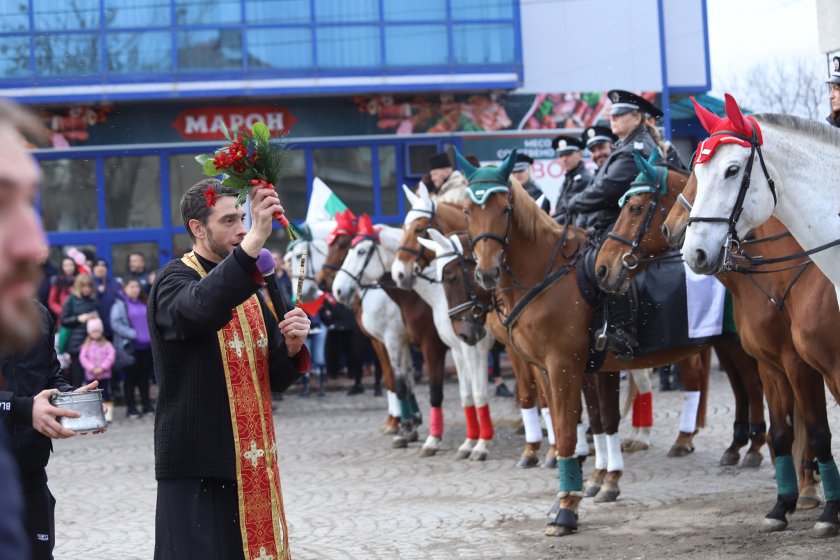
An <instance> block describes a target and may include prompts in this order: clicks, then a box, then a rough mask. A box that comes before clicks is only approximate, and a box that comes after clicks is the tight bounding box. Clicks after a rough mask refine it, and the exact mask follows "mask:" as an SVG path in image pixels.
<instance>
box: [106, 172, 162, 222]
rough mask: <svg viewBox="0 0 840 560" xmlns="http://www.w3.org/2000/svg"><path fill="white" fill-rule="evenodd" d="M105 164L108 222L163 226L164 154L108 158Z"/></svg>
mask: <svg viewBox="0 0 840 560" xmlns="http://www.w3.org/2000/svg"><path fill="white" fill-rule="evenodd" d="M104 168H105V177H104V179H105V208H106V211H105V223H106V224H107V226H108V227H109V228H149V227H160V226H161V216H160V158H159V157H158V156H139V157H134V156H132V157H115V158H105V162H104Z"/></svg>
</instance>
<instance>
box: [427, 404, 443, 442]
mask: <svg viewBox="0 0 840 560" xmlns="http://www.w3.org/2000/svg"><path fill="white" fill-rule="evenodd" d="M429 435H431V436H434V437H436V438H442V437H443V409H442V408H441V407H439V406H433V407H432V409H431V411H429Z"/></svg>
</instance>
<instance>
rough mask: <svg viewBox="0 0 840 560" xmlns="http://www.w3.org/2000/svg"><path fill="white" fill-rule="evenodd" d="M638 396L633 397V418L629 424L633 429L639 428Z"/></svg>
mask: <svg viewBox="0 0 840 560" xmlns="http://www.w3.org/2000/svg"><path fill="white" fill-rule="evenodd" d="M639 414H640V412H639V394H638V393H636V396H635V397H633V418H632V422H631V424H632V425H633V427H634V428H638V427H639Z"/></svg>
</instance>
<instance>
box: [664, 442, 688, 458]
mask: <svg viewBox="0 0 840 560" xmlns="http://www.w3.org/2000/svg"><path fill="white" fill-rule="evenodd" d="M692 453H694V446H693V445H692V446H688V445H674V446H672V447H671V450H670V451H668V457H672V458H673V457H687V456H688V455H691V454H692Z"/></svg>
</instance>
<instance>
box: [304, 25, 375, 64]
mask: <svg viewBox="0 0 840 560" xmlns="http://www.w3.org/2000/svg"><path fill="white" fill-rule="evenodd" d="M315 37H316V39H315V42H316V44H317V47H318V55H317V56H318V66H320V67H322V68H370V67H375V66H380V65H381V64H382V51H381V49H380V45H379V27H378V26H373V25H359V26H353V27H343V26H335V27H323V28H319V29H318V30H317V31H316V32H315Z"/></svg>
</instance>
